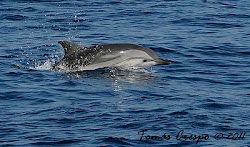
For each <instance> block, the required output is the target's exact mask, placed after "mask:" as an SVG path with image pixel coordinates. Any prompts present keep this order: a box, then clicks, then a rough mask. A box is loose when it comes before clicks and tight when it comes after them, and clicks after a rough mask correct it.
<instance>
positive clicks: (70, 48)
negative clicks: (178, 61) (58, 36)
mask: <svg viewBox="0 0 250 147" xmlns="http://www.w3.org/2000/svg"><path fill="white" fill-rule="evenodd" d="M58 43H59V44H61V45H62V47H63V48H64V51H65V55H64V57H63V58H62V60H61V61H59V62H58V63H57V64H56V65H54V66H53V68H52V70H56V71H64V72H75V71H83V70H95V69H98V68H104V67H134V66H135V67H146V66H152V65H168V64H170V63H171V61H170V60H162V59H160V58H159V57H158V56H157V55H156V54H155V53H154V51H152V50H151V49H149V48H145V47H142V46H138V45H134V44H108V45H97V46H91V47H81V46H79V45H77V44H75V43H72V42H68V41H59V42H58Z"/></svg>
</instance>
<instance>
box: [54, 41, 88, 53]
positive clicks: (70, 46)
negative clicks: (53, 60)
mask: <svg viewBox="0 0 250 147" xmlns="http://www.w3.org/2000/svg"><path fill="white" fill-rule="evenodd" d="M58 43H59V44H61V45H62V47H63V49H64V52H65V55H69V54H71V53H73V52H76V51H77V50H81V49H84V47H81V46H79V45H77V44H75V43H72V42H69V41H58Z"/></svg>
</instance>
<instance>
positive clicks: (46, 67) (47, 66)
mask: <svg viewBox="0 0 250 147" xmlns="http://www.w3.org/2000/svg"><path fill="white" fill-rule="evenodd" d="M54 64H55V60H54V59H48V60H46V61H45V62H44V63H43V64H41V65H37V66H35V67H31V69H37V70H50V69H51V68H52V67H53V65H54Z"/></svg>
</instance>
